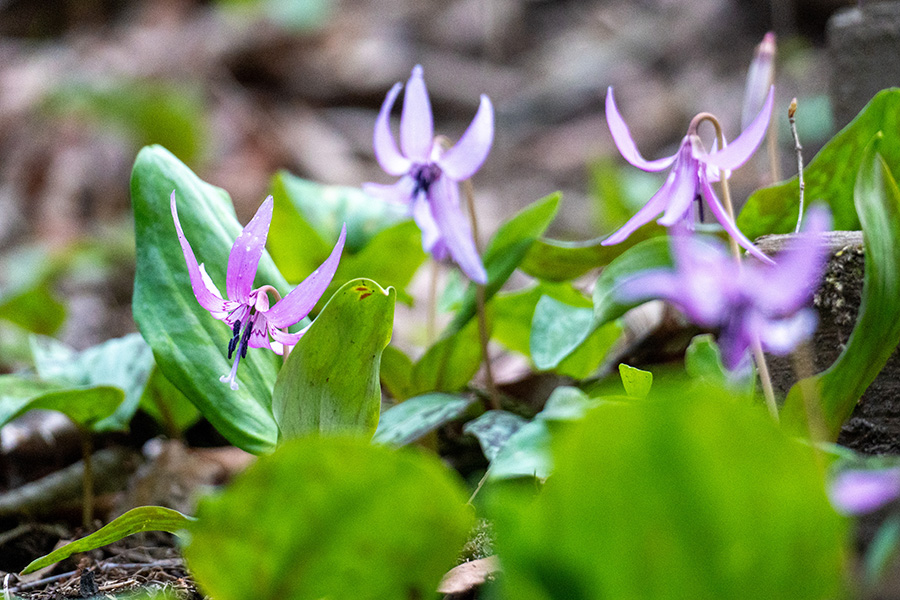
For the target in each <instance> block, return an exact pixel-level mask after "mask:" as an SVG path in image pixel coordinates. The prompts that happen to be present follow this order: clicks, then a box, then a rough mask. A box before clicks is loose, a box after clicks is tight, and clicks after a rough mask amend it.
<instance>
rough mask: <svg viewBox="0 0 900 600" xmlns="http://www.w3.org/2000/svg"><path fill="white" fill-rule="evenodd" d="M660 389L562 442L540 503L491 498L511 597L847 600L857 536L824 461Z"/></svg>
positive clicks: (709, 398) (735, 410) (762, 419)
mask: <svg viewBox="0 0 900 600" xmlns="http://www.w3.org/2000/svg"><path fill="white" fill-rule="evenodd" d="M662 387H663V386H660V384H659V383H657V384H655V385H654V391H653V392H652V393H651V396H653V397H652V398H651V399H647V400H642V401H636V402H628V403H604V404H601V405H600V406H599V407H597V408H596V409H594V410H592V411H591V412H590V413H589V414H588V415H587V417H586V418H585V419H584V420H583V421H581V422H579V423H576V424H573V425H572V426H570V427H569V428H568V429H566V430H563V431H561V432H560V435H558V436H554V439H553V443H552V449H553V458H554V461H555V468H554V471H553V476H552V477H550V478H549V479H547V481H546V483H545V485H544V486H543V489H542V490H541V491H540V492H539V493H538V494H537V497H536V498H533V499H532V498H529V497H525V498H522V497H521V496H520V494H519V493H513V490H511V489H510V488H509V487H502V486H501V487H499V488H495V489H494V490H492V494H491V495H489V497H488V498H487V500H488V502H487V504H488V507H489V510H490V512H489V516H490V517H491V518H492V519H493V520H494V525H495V527H496V532H497V552H498V555H499V557H500V559H501V561H502V562H503V569H504V573H503V577H502V578H501V579H500V583H501V587H502V589H501V590H500V591H501V592H502V597H504V598H516V599H519V600H531V599H538V598H540V599H541V600H550V599H560V600H563V599H566V600H568V599H572V598H578V599H579V600H591V599H598V600H599V599H602V598H654V599H655V600H667V599H673V600H675V599H677V600H681V599H683V598H710V599H711V598H728V599H729V600H743V599H748V600H750V599H753V600H756V599H758V598H791V599H793V600H821V599H822V598H837V597H843V594H842V592H843V591H844V590H843V583H844V577H845V574H846V569H847V568H848V565H847V564H846V557H847V553H848V549H847V545H846V544H847V542H849V537H848V535H847V534H848V529H849V528H848V527H847V524H848V523H847V521H846V520H845V519H843V518H842V517H840V516H839V515H838V514H837V513H836V512H835V511H834V509H833V508H832V507H831V506H830V503H829V501H828V499H827V497H826V494H825V481H824V476H823V471H822V468H821V467H820V465H819V463H818V460H817V457H816V451H815V449H813V448H812V447H810V446H808V445H805V444H800V443H797V442H795V441H794V440H793V439H791V438H790V437H789V436H787V435H785V434H784V432H783V431H781V430H780V429H779V428H778V427H777V425H776V424H775V423H773V422H772V420H771V418H769V417H768V415H767V414H765V412H764V411H762V410H760V409H759V407H752V406H748V405H747V404H746V403H743V402H741V401H740V400H739V399H738V398H735V397H732V396H730V395H729V394H727V393H725V392H723V391H722V390H718V389H716V388H706V389H696V390H694V391H691V392H687V391H685V390H683V389H679V388H676V387H672V388H666V389H662ZM518 491H520V490H518Z"/></svg>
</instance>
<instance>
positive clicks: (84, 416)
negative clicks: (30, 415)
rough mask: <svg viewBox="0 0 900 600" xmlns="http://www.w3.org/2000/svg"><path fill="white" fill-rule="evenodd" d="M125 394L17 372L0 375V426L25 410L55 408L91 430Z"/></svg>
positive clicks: (113, 388)
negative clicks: (51, 381)
mask: <svg viewBox="0 0 900 600" xmlns="http://www.w3.org/2000/svg"><path fill="white" fill-rule="evenodd" d="M124 398H125V393H124V392H123V391H122V390H120V389H119V388H115V387H110V386H102V385H101V386H81V387H71V386H70V387H65V386H60V385H58V384H55V383H50V382H44V381H33V380H29V379H25V378H22V377H19V376H18V375H0V426H3V425H5V424H6V423H9V422H10V421H12V420H13V419H15V418H17V417H20V416H22V415H23V414H25V413H26V412H28V411H29V410H35V409H44V410H55V411H58V412H61V413H63V414H64V415H66V416H67V417H69V418H70V419H71V420H72V421H73V422H74V423H75V424H76V425H78V426H79V427H83V428H85V429H90V430H94V429H96V428H97V425H98V423H100V422H102V421H103V420H104V419H106V418H108V417H109V416H110V415H112V414H113V413H114V412H115V411H116V409H117V408H118V407H119V405H120V404H122V400H123V399H124Z"/></svg>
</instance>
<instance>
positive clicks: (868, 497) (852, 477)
mask: <svg viewBox="0 0 900 600" xmlns="http://www.w3.org/2000/svg"><path fill="white" fill-rule="evenodd" d="M897 497H900V469H898V468H892V469H878V470H870V471H863V470H848V471H844V472H842V473H840V474H839V475H838V476H837V477H835V478H834V481H832V482H831V485H830V486H829V488H828V498H829V499H830V500H831V503H832V504H833V505H834V507H835V508H836V509H837V510H838V511H840V512H841V513H842V514H845V515H858V514H863V513H868V512H872V511H873V510H878V509H879V508H881V507H882V506H884V505H885V504H887V503H888V502H892V501H894V500H895V499H897Z"/></svg>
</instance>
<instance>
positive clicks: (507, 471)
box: [488, 419, 553, 481]
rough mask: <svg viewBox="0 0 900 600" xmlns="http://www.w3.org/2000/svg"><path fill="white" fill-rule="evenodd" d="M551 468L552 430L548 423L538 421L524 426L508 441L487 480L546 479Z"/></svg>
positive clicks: (490, 468) (489, 471)
mask: <svg viewBox="0 0 900 600" xmlns="http://www.w3.org/2000/svg"><path fill="white" fill-rule="evenodd" d="M552 469H553V461H552V459H551V458H550V430H549V429H548V427H547V423H546V422H544V421H543V420H541V419H535V420H533V421H531V422H528V423H525V424H524V425H522V426H521V427H520V428H519V429H518V430H516V432H515V433H513V434H512V435H511V436H510V437H509V439H507V440H506V443H505V444H503V447H502V448H500V450H499V451H498V452H497V453H496V455H495V456H494V459H493V460H492V461H491V465H490V467H488V479H489V480H490V481H498V480H501V479H515V478H519V477H535V478H537V479H546V478H547V477H549V476H550V471H551V470H552Z"/></svg>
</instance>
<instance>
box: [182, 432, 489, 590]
mask: <svg viewBox="0 0 900 600" xmlns="http://www.w3.org/2000/svg"><path fill="white" fill-rule="evenodd" d="M465 501H466V497H465V495H464V494H463V491H462V489H461V486H460V484H459V482H458V481H457V479H456V477H455V476H454V475H453V474H451V473H450V472H449V471H448V470H447V469H446V468H445V467H444V466H443V465H442V464H441V463H440V461H439V460H438V459H437V458H436V457H432V456H429V455H426V454H424V453H419V452H412V451H407V450H392V449H389V448H386V447H384V446H377V445H371V444H369V443H368V441H367V440H365V439H360V438H353V439H351V438H343V437H334V436H328V437H318V436H311V437H305V438H299V439H296V440H291V441H289V442H287V443H286V444H284V445H283V446H281V447H279V448H278V449H277V450H276V451H275V453H274V454H272V455H271V456H264V457H261V458H260V459H259V460H258V461H257V462H256V463H255V464H254V465H252V466H251V467H250V468H249V469H247V471H245V472H244V473H243V474H241V475H240V476H238V478H237V479H235V481H234V482H233V483H232V484H231V485H230V486H229V487H228V489H227V490H226V491H225V492H224V493H223V494H221V495H220V496H217V497H213V498H206V499H204V500H201V503H200V506H199V508H198V510H197V522H196V523H194V524H193V525H192V527H191V528H190V534H191V540H190V543H189V544H188V545H187V546H186V547H185V548H184V556H185V559H186V560H187V564H188V566H189V567H190V569H191V573H192V574H193V575H194V576H195V577H196V580H197V583H198V584H199V585H200V587H201V588H202V589H203V590H204V592H205V593H206V594H208V595H210V596H211V597H214V598H216V599H217V600H246V599H248V598H254V599H255V600H291V599H295V598H296V599H300V598H325V597H327V598H329V599H330V600H345V599H347V600H349V599H353V600H368V599H372V600H375V599H378V600H409V599H410V598H431V597H433V596H434V590H435V589H436V587H437V585H438V582H439V581H440V579H441V576H442V575H443V574H444V573H445V572H446V571H447V570H448V569H449V568H450V567H452V566H453V565H454V563H455V560H456V556H457V554H458V553H459V552H460V551H461V550H462V547H463V544H464V543H465V541H466V535H467V533H468V531H469V530H470V528H471V526H472V525H473V522H474V519H473V515H472V513H471V512H470V511H469V510H467V508H466V506H465Z"/></svg>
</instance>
